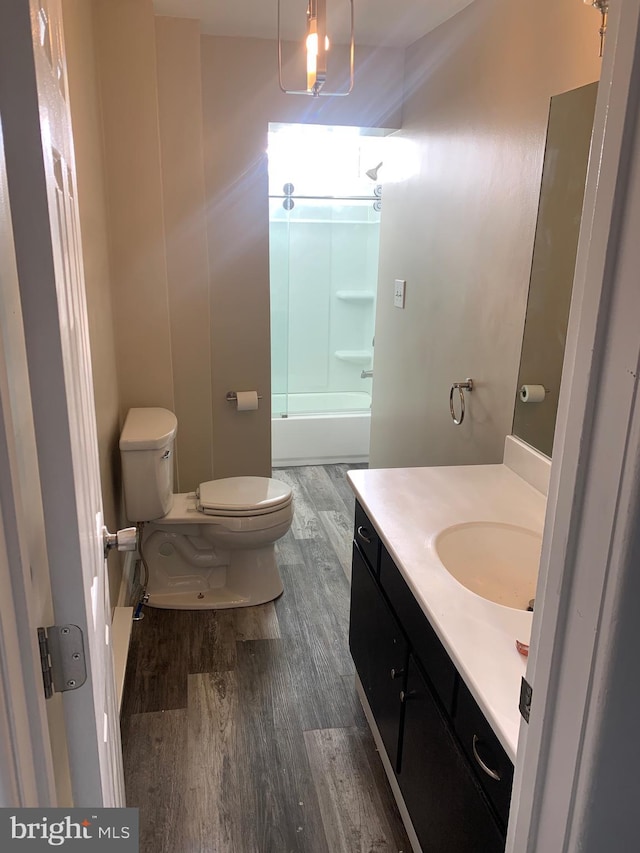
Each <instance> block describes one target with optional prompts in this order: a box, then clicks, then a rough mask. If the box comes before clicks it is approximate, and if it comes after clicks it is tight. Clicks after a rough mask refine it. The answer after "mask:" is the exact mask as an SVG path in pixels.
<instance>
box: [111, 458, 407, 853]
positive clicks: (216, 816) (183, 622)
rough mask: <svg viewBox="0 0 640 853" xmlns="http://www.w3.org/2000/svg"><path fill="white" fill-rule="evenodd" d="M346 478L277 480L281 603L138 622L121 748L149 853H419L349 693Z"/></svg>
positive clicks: (144, 852)
mask: <svg viewBox="0 0 640 853" xmlns="http://www.w3.org/2000/svg"><path fill="white" fill-rule="evenodd" d="M348 467H349V466H347V465H326V466H309V467H303V468H282V469H278V470H277V471H276V472H274V476H275V477H277V478H278V479H281V480H284V481H286V482H287V483H290V484H291V486H292V488H293V490H294V495H295V497H294V500H295V518H294V522H293V525H292V529H291V531H290V532H289V533H288V534H287V536H286V537H284V538H283V539H282V540H280V542H279V543H278V545H277V552H278V563H279V566H280V571H281V573H282V579H283V582H284V590H285V591H284V594H283V595H282V596H281V597H280V598H279V599H278V600H277V601H275V602H271V603H269V604H266V605H261V606H259V607H250V608H238V609H236V610H222V611H217V612H216V611H170V610H154V609H153V608H146V614H145V618H144V619H143V620H142V621H141V622H139V623H136V624H135V625H134V628H133V638H132V644H131V650H130V655H129V662H128V667H127V676H126V682H125V689H124V698H123V709H122V735H123V749H124V759H125V780H126V789H127V803H128V805H130V806H137V807H138V808H139V809H140V823H141V840H140V851H141V853H165V851H166V853H169V851H170V853H399V851H403V853H409V851H410V845H409V842H408V840H407V837H406V834H405V832H404V828H403V826H402V823H401V821H400V817H399V815H398V812H397V809H396V806H395V803H394V801H393V798H392V795H391V792H390V789H389V786H388V783H387V780H386V777H385V775H384V771H383V769H382V765H381V763H380V759H379V756H378V754H377V752H376V749H375V745H374V743H373V739H372V737H371V734H370V732H369V729H368V727H367V725H366V722H365V719H364V715H363V713H362V709H361V708H360V705H359V702H358V699H357V696H356V693H355V688H354V678H353V676H354V669H353V662H352V660H351V656H350V654H349V648H348V641H347V632H348V618H349V580H348V577H349V572H350V564H351V537H352V524H353V507H354V500H353V495H352V493H351V490H350V489H349V486H348V484H347V483H346V480H345V475H346V471H347V470H348ZM351 467H357V466H351Z"/></svg>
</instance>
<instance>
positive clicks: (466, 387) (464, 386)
mask: <svg viewBox="0 0 640 853" xmlns="http://www.w3.org/2000/svg"><path fill="white" fill-rule="evenodd" d="M456 388H457V389H458V394H459V395H460V417H459V418H456V410H455V408H454V406H453V393H454V391H455V390H456ZM465 391H469V392H471V391H473V379H467V381H466V382H454V383H453V385H452V386H451V391H450V392H449V411H450V412H451V417H452V419H453V422H454V424H455V425H456V426H460V424H461V423H462V421H463V420H464V392H465Z"/></svg>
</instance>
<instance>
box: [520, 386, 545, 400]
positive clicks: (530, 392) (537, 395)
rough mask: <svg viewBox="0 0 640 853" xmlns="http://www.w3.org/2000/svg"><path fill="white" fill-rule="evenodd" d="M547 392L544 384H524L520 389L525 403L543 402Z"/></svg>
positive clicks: (521, 397) (521, 398)
mask: <svg viewBox="0 0 640 853" xmlns="http://www.w3.org/2000/svg"><path fill="white" fill-rule="evenodd" d="M545 393H546V392H545V388H544V385H523V386H522V388H521V389H520V400H521V401H522V402H523V403H542V401H543V400H544V397H545Z"/></svg>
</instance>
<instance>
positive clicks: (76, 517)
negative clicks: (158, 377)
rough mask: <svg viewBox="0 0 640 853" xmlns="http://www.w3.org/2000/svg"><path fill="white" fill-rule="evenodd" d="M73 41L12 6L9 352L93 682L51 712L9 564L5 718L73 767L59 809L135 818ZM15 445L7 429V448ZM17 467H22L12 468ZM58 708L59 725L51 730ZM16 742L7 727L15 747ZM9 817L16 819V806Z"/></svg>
mask: <svg viewBox="0 0 640 853" xmlns="http://www.w3.org/2000/svg"><path fill="white" fill-rule="evenodd" d="M61 27H62V18H61V8H60V3H59V0H15V2H11V3H7V4H0V108H1V109H2V121H3V132H4V138H3V156H4V159H5V160H6V176H7V188H8V189H7V197H8V206H7V205H5V215H8V216H9V219H10V223H11V230H12V232H13V244H14V245H13V248H14V255H15V266H16V269H17V280H18V286H19V291H20V300H19V301H20V304H21V314H22V316H21V318H18V317H16V318H14V322H16V323H19V324H20V330H21V333H23V336H24V344H25V348H24V350H25V352H23V353H20V354H16V353H15V352H14V350H13V349H12V348H11V347H9V350H8V354H7V356H6V357H7V360H8V362H9V364H10V365H13V364H14V362H15V363H16V364H17V365H19V364H20V363H21V361H16V358H20V359H24V358H25V353H26V362H27V365H28V382H27V380H25V388H26V386H27V385H28V386H30V388H29V390H30V399H29V402H28V404H27V405H25V407H24V408H25V409H27V408H28V409H30V412H31V415H32V423H33V426H34V433H35V450H34V452H36V453H37V463H38V465H37V470H38V474H37V475H33V477H32V479H35V480H36V484H35V485H37V488H38V493H39V495H41V497H42V507H43V511H44V512H43V518H44V537H46V538H45V540H44V541H45V542H46V552H47V566H46V574H47V576H48V581H49V586H50V589H51V594H52V599H53V614H54V615H53V619H54V620H55V622H56V623H57V624H61V625H64V624H73V625H77V626H78V627H79V628H80V630H81V631H82V634H83V643H84V650H85V658H86V662H87V677H86V681H85V682H84V684H82V685H81V686H80V688H79V689H77V690H73V689H70V690H67V691H64V692H63V695H62V696H61V697H54V698H53V699H51V700H48V701H49V704H48V705H46V704H45V699H44V691H43V684H42V673H41V666H40V663H39V650H38V637H37V633H36V628H37V627H44V628H46V627H49V625H48V624H47V623H45V624H44V625H43V624H42V623H38V622H35V621H34V619H35V617H33V618H31V612H30V611H31V608H30V606H29V605H30V591H31V590H32V589H33V585H32V583H31V577H30V566H29V556H30V555H29V554H28V553H27V551H26V550H24V549H23V551H22V553H18V550H17V549H14V554H13V557H12V558H11V559H10V560H8V564H9V574H10V576H11V588H12V591H13V602H14V607H15V613H14V615H15V617H16V622H17V631H18V634H19V635H20V636H19V638H18V639H19V640H20V641H21V642H20V649H21V650H22V658H21V661H22V664H23V671H22V672H20V673H18V672H17V670H18V668H17V667H14V670H13V671H11V670H7V671H3V673H2V679H1V680H2V688H3V690H2V692H3V695H4V708H3V714H4V719H5V721H9V722H10V721H11V720H13V722H14V724H15V723H16V722H17V717H16V713H17V711H16V708H15V707H14V704H15V701H17V698H18V697H19V696H20V693H21V692H22V693H23V694H24V696H25V697H26V701H27V710H28V715H29V719H30V720H31V721H34V722H33V725H32V728H31V738H30V741H31V752H32V758H33V763H35V765H36V769H37V768H38V767H40V768H42V767H44V768H45V773H48V769H49V766H50V765H51V764H52V759H51V756H52V755H59V756H60V761H55V769H56V771H57V769H58V767H59V766H61V765H62V764H66V763H67V759H68V766H69V768H70V769H71V789H72V792H71V793H68V796H65V792H63V791H62V786H61V784H57V785H56V789H55V791H54V792H53V797H54V798H55V802H56V803H57V804H59V805H66V806H68V805H70V804H71V799H73V801H74V803H75V805H83V804H84V805H88V806H91V805H93V806H96V807H97V806H118V805H123V804H124V779H123V773H122V750H121V746H120V730H119V718H118V712H117V703H116V692H115V683H114V682H113V647H112V636H111V613H110V608H109V591H108V583H107V581H106V565H105V559H104V553H103V552H104V543H103V522H102V498H101V489H100V480H99V464H98V450H97V433H96V426H95V411H94V400H93V386H92V375H91V364H90V355H89V344H88V325H87V317H86V304H85V292H84V279H83V274H82V272H83V271H82V258H81V256H80V251H81V238H80V230H79V222H78V216H77V204H76V202H75V199H76V198H77V193H76V192H75V165H74V162H73V141H72V138H71V125H70V116H69V113H68V91H67V86H66V68H65V57H64V43H63V37H62V29H61ZM7 211H8V213H7ZM10 283H11V282H10ZM3 351H4V350H3ZM3 369H4V365H3ZM25 375H26V371H25ZM1 402H2V405H3V407H4V412H5V415H6V413H7V412H8V413H9V414H11V401H10V399H9V397H8V396H7V395H6V394H5V395H4V396H3V399H2V401H1ZM20 406H21V407H22V401H21V403H20ZM16 408H18V404H16ZM23 414H24V413H23ZM16 422H17V421H16ZM15 436H17V433H15V432H12V431H11V428H10V427H8V428H7V424H6V423H3V437H4V439H5V441H6V440H7V439H8V440H9V441H10V440H11V439H12V438H14V437H15ZM18 443H19V441H18ZM10 465H11V460H9V462H8V463H6V464H5V465H4V466H3V467H4V468H5V469H6V468H7V467H10ZM2 473H7V471H6V470H3V472H2ZM30 485H31V483H30ZM3 486H4V488H5V490H6V494H5V496H4V497H5V501H4V506H3V507H2V508H3V510H4V509H5V508H7V509H8V510H9V515H11V514H12V517H11V518H10V523H9V522H8V521H7V518H8V517H9V516H7V517H4V518H3V531H2V532H4V534H5V535H6V534H7V532H8V533H9V537H8V538H9V539H10V540H11V539H16V538H17V539H18V540H19V538H20V536H21V535H22V531H24V530H25V529H26V524H25V520H26V519H27V516H26V513H27V512H28V511H29V510H28V509H27V508H25V509H24V511H23V509H22V508H23V501H22V500H21V491H22V489H21V483H20V482H19V478H18V477H17V476H16V478H15V479H13V480H12V479H11V478H8V479H7V483H3ZM24 538H25V537H24V536H23V539H24ZM3 615H4V614H3ZM38 618H40V616H38ZM6 621H7V631H8V633H10V625H9V624H8V620H6ZM34 651H35V657H36V661H37V664H36V666H35V667H32V669H31V670H29V668H28V666H27V663H28V655H29V654H31V655H32V656H33V653H34ZM0 662H1V661H0ZM58 699H61V702H58V705H60V706H61V707H62V709H63V712H64V723H62V722H61V723H60V725H57V724H56V725H54V724H53V723H52V721H51V710H52V708H55V706H54V705H53V704H52V703H54V702H56V701H57V700H58ZM45 707H46V709H47V710H48V711H49V714H47V715H46V719H45V715H44V714H43V713H42V712H43V709H44V708H45ZM3 714H2V713H0V717H2V716H3ZM38 715H40V719H39V722H40V723H41V724H42V725H40V726H38V725H37V722H38ZM50 727H51V731H50ZM14 728H15V725H14ZM8 732H9V729H8V728H7V727H5V735H7V734H8ZM13 734H14V737H15V743H8V742H7V740H6V737H5V740H4V742H3V744H2V748H1V749H0V753H1V752H2V751H4V752H5V754H9V749H15V748H17V747H18V746H19V745H24V749H25V755H26V753H27V752H28V745H29V744H28V740H29V739H28V738H27V737H26V734H25V736H24V737H22V736H18V735H17V733H16V731H14V732H13ZM29 763H30V762H29V760H28V759H27V758H25V759H24V761H23V760H21V759H16V760H15V761H14V771H12V774H9V775H10V777H11V778H8V779H7V780H6V781H7V784H8V785H9V786H10V787H9V788H8V792H7V796H9V795H10V793H11V792H13V794H12V796H14V795H15V793H16V784H17V785H18V790H19V789H20V785H21V784H22V783H24V784H23V785H22V787H23V788H24V789H25V790H27V787H28V786H27V777H28V775H29V772H30V767H29ZM16 774H17V775H16ZM23 775H24V777H25V778H24V779H23V778H22V777H23ZM0 778H1V777H0ZM56 782H58V777H56ZM0 794H4V792H2V791H0ZM49 799H50V798H49ZM45 800H46V797H45V796H44V794H42V793H40V792H39V793H38V800H37V802H33V803H31V804H32V805H46V804H48V803H47V802H45ZM20 801H21V802H22V800H20ZM8 804H9V805H15V801H14V802H11V803H8Z"/></svg>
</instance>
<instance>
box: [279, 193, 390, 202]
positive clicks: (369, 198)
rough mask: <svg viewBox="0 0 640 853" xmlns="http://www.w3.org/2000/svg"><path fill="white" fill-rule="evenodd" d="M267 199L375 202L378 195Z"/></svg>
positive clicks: (307, 196) (298, 196) (293, 196)
mask: <svg viewBox="0 0 640 853" xmlns="http://www.w3.org/2000/svg"><path fill="white" fill-rule="evenodd" d="M269 198H293V199H304V200H307V201H377V200H379V198H380V196H378V195H293V194H292V195H269Z"/></svg>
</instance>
